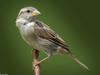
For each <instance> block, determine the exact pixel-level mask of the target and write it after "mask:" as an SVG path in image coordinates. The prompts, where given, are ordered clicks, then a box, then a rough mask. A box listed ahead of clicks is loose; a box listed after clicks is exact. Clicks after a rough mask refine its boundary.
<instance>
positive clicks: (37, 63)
mask: <svg viewBox="0 0 100 75" xmlns="http://www.w3.org/2000/svg"><path fill="white" fill-rule="evenodd" d="M49 57H50V56H47V57H45V58H43V59H42V60H40V61H38V62H36V63H35V65H39V64H40V63H42V62H43V61H45V60H47V59H48V58H49Z"/></svg>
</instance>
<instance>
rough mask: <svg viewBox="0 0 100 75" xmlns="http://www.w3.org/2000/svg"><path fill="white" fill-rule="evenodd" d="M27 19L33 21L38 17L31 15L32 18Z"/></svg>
mask: <svg viewBox="0 0 100 75" xmlns="http://www.w3.org/2000/svg"><path fill="white" fill-rule="evenodd" d="M27 20H28V21H29V22H33V21H35V20H36V17H30V18H28V19H27Z"/></svg>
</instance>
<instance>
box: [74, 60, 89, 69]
mask: <svg viewBox="0 0 100 75" xmlns="http://www.w3.org/2000/svg"><path fill="white" fill-rule="evenodd" d="M74 60H75V61H76V62H77V63H78V64H80V65H81V66H82V67H84V68H85V69H87V70H89V68H88V67H87V66H86V65H85V64H83V63H82V62H81V61H79V60H78V59H77V58H74Z"/></svg>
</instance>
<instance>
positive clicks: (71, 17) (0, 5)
mask: <svg viewBox="0 0 100 75" xmlns="http://www.w3.org/2000/svg"><path fill="white" fill-rule="evenodd" d="M26 6H34V7H36V8H37V9H38V10H40V12H41V13H42V15H40V16H38V17H37V18H38V19H40V20H42V21H43V22H45V23H46V24H48V25H49V26H50V27H51V28H53V29H54V30H55V31H56V32H57V33H59V35H61V37H63V39H64V40H65V41H66V42H67V43H68V44H69V46H70V49H71V50H72V51H73V52H74V53H75V54H76V56H77V57H78V58H79V59H80V60H81V61H82V62H83V63H85V64H86V65H87V66H88V67H89V69H90V71H87V70H85V69H84V68H82V67H80V65H78V64H76V63H75V62H74V61H72V60H71V59H69V58H68V57H67V56H66V55H56V56H54V57H52V58H50V59H49V60H47V61H45V62H43V63H42V64H41V75H97V74H98V75H99V74H100V72H99V71H100V56H99V55H100V54H99V53H100V48H99V47H100V15H99V14H100V2H99V0H98V1H97V0H0V74H8V75H33V72H32V67H31V65H32V64H31V63H32V56H31V50H32V49H31V48H30V47H29V46H28V45H27V44H26V43H25V42H24V41H23V40H22V39H21V36H20V34H19V31H18V29H17V27H16V25H15V20H16V17H17V15H18V12H19V10H20V9H21V8H23V7H26ZM45 56H46V55H45V54H44V53H43V52H41V53H40V57H41V59H42V58H43V57H45Z"/></svg>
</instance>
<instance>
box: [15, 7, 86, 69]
mask: <svg viewBox="0 0 100 75" xmlns="http://www.w3.org/2000/svg"><path fill="white" fill-rule="evenodd" d="M40 14H41V13H40V12H39V10H38V9H36V8H35V7H33V6H28V7H24V8H22V9H21V10H20V12H19V14H18V16H17V18H16V26H17V28H18V30H19V32H20V34H21V37H22V38H23V40H24V41H25V42H26V43H27V44H28V45H30V46H31V47H32V48H33V49H36V50H38V51H43V52H44V53H45V54H46V55H47V57H45V58H44V59H42V60H40V62H43V61H44V60H47V59H48V58H50V57H51V56H54V55H55V54H57V53H62V54H67V56H68V57H70V58H71V59H73V60H74V61H76V62H77V63H78V64H80V65H81V66H82V67H84V68H85V69H87V70H88V67H87V66H86V65H85V64H83V63H82V62H81V61H79V60H78V59H77V57H76V56H75V54H74V53H73V52H72V51H71V50H70V49H69V46H68V45H67V44H66V42H65V41H64V40H63V39H62V38H61V37H60V36H59V35H58V34H57V33H56V32H55V31H54V30H52V29H51V28H50V27H49V26H48V25H47V24H45V23H44V22H42V21H40V20H38V19H37V16H39V15H40Z"/></svg>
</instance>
